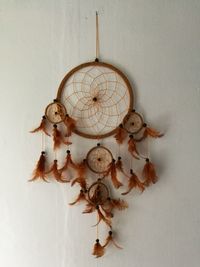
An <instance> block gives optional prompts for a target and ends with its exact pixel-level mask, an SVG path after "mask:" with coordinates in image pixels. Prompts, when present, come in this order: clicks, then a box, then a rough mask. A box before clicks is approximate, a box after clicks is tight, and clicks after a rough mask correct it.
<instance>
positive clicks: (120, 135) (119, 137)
mask: <svg viewBox="0 0 200 267" xmlns="http://www.w3.org/2000/svg"><path fill="white" fill-rule="evenodd" d="M127 135H128V133H127V131H126V130H125V129H124V128H123V125H122V124H120V125H119V127H118V128H117V132H116V134H115V136H114V138H115V139H116V141H117V143H118V144H122V143H123V142H124V140H125V139H126V137H127Z"/></svg>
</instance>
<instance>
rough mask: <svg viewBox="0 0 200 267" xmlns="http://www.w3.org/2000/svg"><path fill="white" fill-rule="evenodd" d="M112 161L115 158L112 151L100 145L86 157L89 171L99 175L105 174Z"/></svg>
mask: <svg viewBox="0 0 200 267" xmlns="http://www.w3.org/2000/svg"><path fill="white" fill-rule="evenodd" d="M112 160H113V156H112V153H111V152H110V150H109V149H107V148H106V147H104V146H100V145H97V146H96V147H93V148H92V149H90V151H89V152H88V154H87V157H86V161H87V165H88V167H89V169H90V170H91V171H93V172H95V173H99V174H104V173H105V172H106V171H107V170H108V168H109V164H110V163H111V162H112Z"/></svg>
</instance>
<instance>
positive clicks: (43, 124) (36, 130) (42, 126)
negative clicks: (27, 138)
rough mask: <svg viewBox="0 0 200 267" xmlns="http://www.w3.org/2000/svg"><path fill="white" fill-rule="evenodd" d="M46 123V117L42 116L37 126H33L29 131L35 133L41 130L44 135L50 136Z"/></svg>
mask: <svg viewBox="0 0 200 267" xmlns="http://www.w3.org/2000/svg"><path fill="white" fill-rule="evenodd" d="M46 123H47V120H46V117H45V116H43V117H42V120H41V123H40V125H39V126H38V127H37V128H35V129H34V130H32V131H30V133H37V132H39V131H42V132H44V133H45V134H46V135H48V136H50V134H49V133H48V132H47V130H46V127H47V125H46Z"/></svg>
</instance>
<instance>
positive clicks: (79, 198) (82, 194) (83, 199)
mask: <svg viewBox="0 0 200 267" xmlns="http://www.w3.org/2000/svg"><path fill="white" fill-rule="evenodd" d="M85 200H86V198H85V194H84V192H83V190H80V193H79V195H78V196H77V198H76V199H75V201H73V202H71V203H69V205H74V204H76V203H78V202H81V201H85Z"/></svg>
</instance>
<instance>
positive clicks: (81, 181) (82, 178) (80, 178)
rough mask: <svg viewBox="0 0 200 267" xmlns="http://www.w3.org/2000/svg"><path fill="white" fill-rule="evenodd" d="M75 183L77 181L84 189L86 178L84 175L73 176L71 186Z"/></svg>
mask: <svg viewBox="0 0 200 267" xmlns="http://www.w3.org/2000/svg"><path fill="white" fill-rule="evenodd" d="M76 183H78V184H79V185H80V186H81V188H82V189H84V190H85V189H86V188H87V183H86V179H85V177H77V178H75V179H74V180H73V181H72V182H71V186H73V185H75V184H76Z"/></svg>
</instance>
